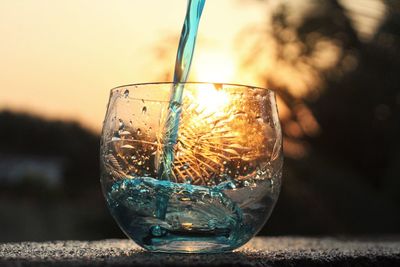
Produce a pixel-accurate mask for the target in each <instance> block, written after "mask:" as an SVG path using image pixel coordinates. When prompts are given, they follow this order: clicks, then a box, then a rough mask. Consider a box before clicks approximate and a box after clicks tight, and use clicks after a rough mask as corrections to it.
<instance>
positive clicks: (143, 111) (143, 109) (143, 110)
mask: <svg viewBox="0 0 400 267" xmlns="http://www.w3.org/2000/svg"><path fill="white" fill-rule="evenodd" d="M146 112H147V107H146V106H144V107H143V108H142V114H146Z"/></svg>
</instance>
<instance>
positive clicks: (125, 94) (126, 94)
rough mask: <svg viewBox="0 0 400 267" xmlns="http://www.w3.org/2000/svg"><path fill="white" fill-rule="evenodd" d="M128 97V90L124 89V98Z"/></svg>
mask: <svg viewBox="0 0 400 267" xmlns="http://www.w3.org/2000/svg"><path fill="white" fill-rule="evenodd" d="M128 96H129V90H128V89H126V90H125V92H124V97H125V98H127V97H128Z"/></svg>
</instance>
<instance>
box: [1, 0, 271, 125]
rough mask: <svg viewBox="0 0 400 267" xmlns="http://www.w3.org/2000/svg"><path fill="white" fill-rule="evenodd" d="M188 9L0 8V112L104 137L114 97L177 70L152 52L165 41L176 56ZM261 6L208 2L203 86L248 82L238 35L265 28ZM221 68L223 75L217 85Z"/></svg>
mask: <svg viewBox="0 0 400 267" xmlns="http://www.w3.org/2000/svg"><path fill="white" fill-rule="evenodd" d="M243 2H244V3H245V4H242V3H243ZM186 4H187V1H186V0H174V1H162V0H146V1H143V0H119V1H98V0H88V1H78V0H71V1H54V0H40V1H37V0H22V1H14V0H3V1H1V2H0V36H2V37H1V42H0V58H1V61H0V73H1V75H0V88H1V89H0V109H5V108H9V109H14V110H22V111H27V112H33V113H35V114H39V115H44V116H46V117H49V118H66V119H73V120H78V121H79V122H81V123H82V124H83V125H84V126H86V127H89V128H91V129H94V130H99V128H100V127H101V123H102V119H103V116H104V113H105V107H106V104H107V101H108V93H109V89H111V88H113V87H115V86H119V85H123V84H129V83H138V82H151V81H160V79H162V76H161V74H162V73H163V72H165V71H166V70H168V69H173V64H174V62H173V60H174V59H173V60H172V61H171V62H166V60H161V61H159V60H158V56H157V54H156V53H155V50H156V49H158V48H160V47H161V48H162V47H163V46H165V44H164V43H165V40H166V39H168V40H171V41H170V42H171V44H168V46H167V47H168V49H170V50H171V51H170V52H171V53H173V54H175V50H176V46H177V42H178V37H179V34H180V31H181V28H182V22H183V18H184V15H185V10H186ZM260 5H261V4H252V3H249V2H247V1H240V0H218V1H208V2H207V4H206V7H205V10H204V13H203V14H204V15H203V20H202V22H201V25H200V36H201V37H200V42H199V45H198V47H197V52H198V53H197V54H196V56H197V57H198V58H196V56H195V59H194V61H195V62H194V66H193V69H196V68H197V73H199V72H201V74H199V75H198V76H199V77H200V78H201V79H203V80H215V79H218V80H219V81H224V82H249V81H244V80H240V75H236V74H235V72H237V69H236V67H235V64H237V63H236V62H235V60H237V59H236V58H235V54H234V53H232V50H233V49H234V40H235V37H236V35H237V33H238V32H239V31H241V30H243V28H244V27H245V26H247V25H249V24H252V23H260V22H262V21H263V20H264V14H265V8H260ZM172 50H173V52H172ZM211 58H214V59H212V61H213V64H210V65H213V67H212V68H210V69H208V68H206V67H205V65H207V63H210V60H211ZM196 62H198V64H196ZM216 68H224V70H222V71H221V73H220V75H219V77H216V75H215V71H213V70H215V69H216ZM213 73H214V74H213ZM250 82H251V81H250Z"/></svg>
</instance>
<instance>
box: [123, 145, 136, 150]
mask: <svg viewBox="0 0 400 267" xmlns="http://www.w3.org/2000/svg"><path fill="white" fill-rule="evenodd" d="M121 148H129V149H133V148H134V147H133V146H131V145H123V146H121Z"/></svg>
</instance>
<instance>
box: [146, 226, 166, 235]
mask: <svg viewBox="0 0 400 267" xmlns="http://www.w3.org/2000/svg"><path fill="white" fill-rule="evenodd" d="M150 231H151V234H152V235H153V236H163V235H164V234H165V233H166V231H165V229H164V228H162V227H161V226H159V225H155V226H152V227H151V228H150Z"/></svg>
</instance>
